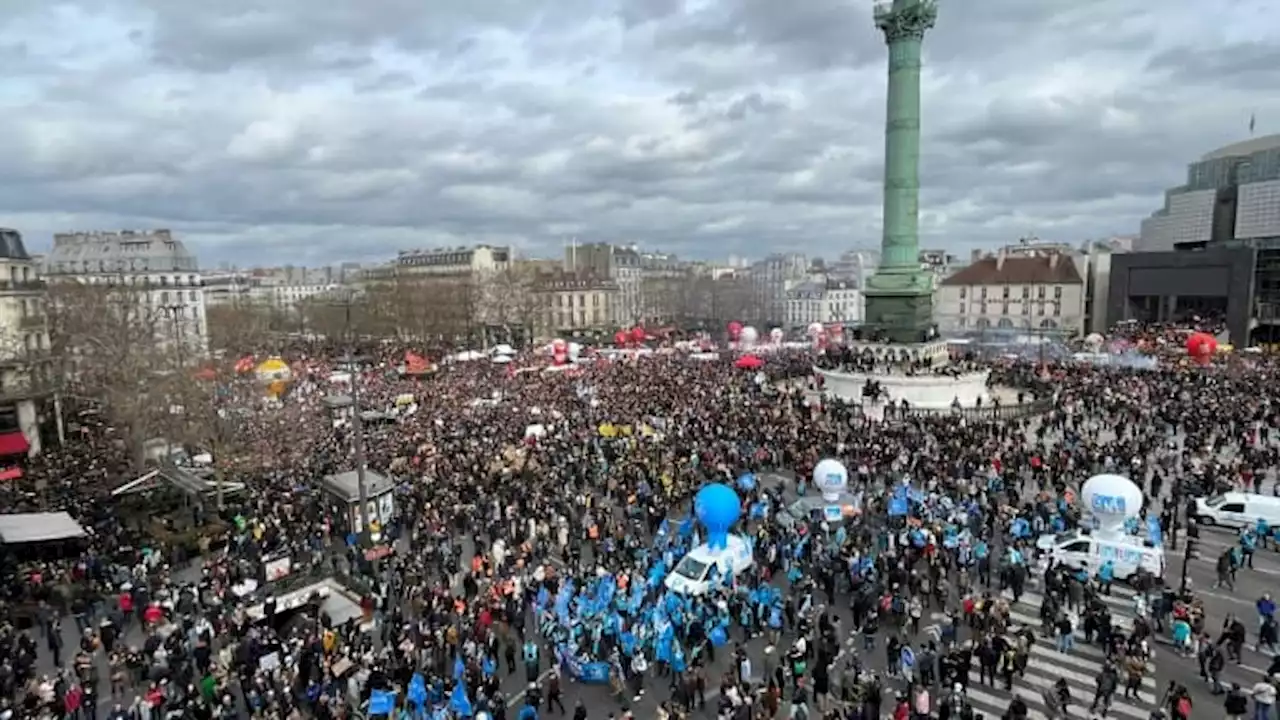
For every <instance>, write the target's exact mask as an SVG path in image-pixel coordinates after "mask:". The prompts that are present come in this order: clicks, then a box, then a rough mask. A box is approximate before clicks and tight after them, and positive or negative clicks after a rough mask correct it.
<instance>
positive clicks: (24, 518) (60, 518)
mask: <svg viewBox="0 0 1280 720" xmlns="http://www.w3.org/2000/svg"><path fill="white" fill-rule="evenodd" d="M85 534H86V533H85V531H84V528H82V527H80V523H77V522H76V521H75V520H74V519H73V518H72V517H71V516H70V515H68V514H67V513H65V512H49V513H15V514H12V515H0V542H3V543H4V544H6V545H14V544H18V543H35V542H49V541H50V540H70V539H73V538H82V537H84V536H85Z"/></svg>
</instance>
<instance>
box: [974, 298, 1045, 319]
mask: <svg viewBox="0 0 1280 720" xmlns="http://www.w3.org/2000/svg"><path fill="white" fill-rule="evenodd" d="M992 302H997V301H992ZM1031 305H1032V304H1031V303H1022V312H1021V313H1020V314H1022V315H1030V314H1031ZM988 307H990V306H989V305H987V303H986V302H985V301H983V302H982V304H981V305H979V304H978V301H975V302H974V304H973V305H972V308H976V309H977V310H978V312H977V314H979V315H990V314H991V313H989V312H988V311H987V308H988ZM1035 307H1036V313H1035V314H1036V315H1039V316H1041V317H1044V315H1045V308H1046V307H1051V308H1052V309H1053V312H1052V313H1049V314H1051V315H1053V316H1054V317H1060V316H1061V315H1062V303H1060V302H1058V301H1057V300H1054V301H1053V302H1051V303H1039V304H1037V305H1036V306H1035ZM970 312H971V306H970V305H969V304H968V303H960V314H961V315H965V314H968V313H970ZM1000 314H1001V315H1008V314H1009V303H1008V302H1002V303H1000Z"/></svg>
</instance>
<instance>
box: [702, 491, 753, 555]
mask: <svg viewBox="0 0 1280 720" xmlns="http://www.w3.org/2000/svg"><path fill="white" fill-rule="evenodd" d="M741 513H742V502H741V501H740V500H739V499H738V493H736V492H734V490H733V488H731V487H729V486H728V485H724V484H722V483H712V484H711V485H707V486H705V487H703V488H702V489H701V490H699V491H698V494H697V495H696V496H694V498H693V514H694V515H695V516H697V518H698V522H700V523H702V527H704V528H706V530H707V545H709V546H710V547H711V549H713V550H723V549H724V548H725V547H726V546H727V544H728V542H727V541H728V536H729V528H731V527H733V524H734V523H736V522H737V521H738V516H739V515H740V514H741Z"/></svg>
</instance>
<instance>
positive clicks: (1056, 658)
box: [1031, 644, 1156, 690]
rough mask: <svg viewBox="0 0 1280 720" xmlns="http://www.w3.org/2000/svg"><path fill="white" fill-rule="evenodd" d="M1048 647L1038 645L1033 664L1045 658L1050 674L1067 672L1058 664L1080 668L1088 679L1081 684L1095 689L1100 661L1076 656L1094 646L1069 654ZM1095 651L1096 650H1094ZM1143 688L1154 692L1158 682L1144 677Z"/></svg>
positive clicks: (1087, 646)
mask: <svg viewBox="0 0 1280 720" xmlns="http://www.w3.org/2000/svg"><path fill="white" fill-rule="evenodd" d="M1046 645H1047V644H1046ZM1046 645H1039V644H1037V645H1035V646H1034V647H1033V648H1032V649H1031V656H1032V658H1031V662H1032V664H1035V663H1037V662H1040V661H1039V660H1037V656H1039V657H1043V658H1044V662H1040V664H1041V665H1044V666H1045V669H1046V670H1049V671H1050V673H1054V672H1058V671H1059V670H1063V672H1065V669H1064V668H1060V667H1058V663H1066V664H1068V665H1074V666H1075V667H1076V668H1079V669H1080V670H1084V671H1085V672H1086V676H1085V677H1086V679H1085V680H1083V681H1081V682H1084V683H1085V684H1087V685H1088V686H1089V687H1091V688H1092V687H1093V684H1094V683H1093V681H1094V678H1096V677H1097V675H1098V672H1099V669H1100V666H1099V664H1098V661H1096V660H1089V659H1086V658H1083V657H1080V655H1078V654H1076V650H1080V649H1082V648H1093V646H1092V645H1077V646H1076V647H1075V648H1074V649H1073V650H1072V651H1071V652H1069V653H1060V652H1058V648H1057V647H1046ZM1093 649H1096V648H1093ZM1101 654H1102V653H1101V651H1099V655H1101ZM1064 677H1067V678H1068V679H1070V677H1069V676H1066V675H1064ZM1142 686H1143V687H1149V688H1151V689H1152V690H1154V689H1155V687H1156V681H1155V680H1154V679H1153V678H1151V677H1150V676H1143V678H1142Z"/></svg>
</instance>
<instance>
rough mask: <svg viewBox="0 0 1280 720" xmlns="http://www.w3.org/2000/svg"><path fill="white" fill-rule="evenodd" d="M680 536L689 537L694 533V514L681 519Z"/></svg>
mask: <svg viewBox="0 0 1280 720" xmlns="http://www.w3.org/2000/svg"><path fill="white" fill-rule="evenodd" d="M679 532H680V537H689V536H690V535H692V534H693V516H692V515H689V516H686V517H685V519H683V520H681V521H680V530H679Z"/></svg>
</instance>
